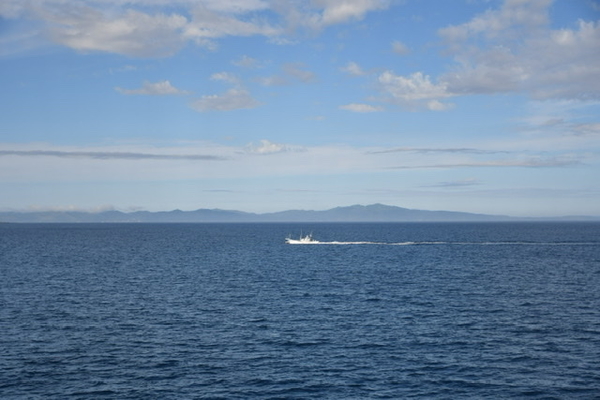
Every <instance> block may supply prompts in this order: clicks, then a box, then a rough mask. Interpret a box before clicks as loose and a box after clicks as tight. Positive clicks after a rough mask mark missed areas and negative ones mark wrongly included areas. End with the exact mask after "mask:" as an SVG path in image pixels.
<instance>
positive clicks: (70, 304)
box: [0, 223, 600, 399]
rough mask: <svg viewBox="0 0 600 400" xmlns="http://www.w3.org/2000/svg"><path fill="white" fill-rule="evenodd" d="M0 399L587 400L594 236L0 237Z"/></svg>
mask: <svg viewBox="0 0 600 400" xmlns="http://www.w3.org/2000/svg"><path fill="white" fill-rule="evenodd" d="M301 231H304V233H308V232H309V231H312V233H313V235H314V237H315V239H317V240H320V241H330V242H333V241H335V242H371V243H370V244H322V245H287V244H284V238H285V237H286V236H287V235H289V234H292V235H294V236H298V235H299V234H300V232H301ZM0 398H1V399H71V398H73V399H247V398H259V399H283V398H297V399H327V398H330V399H367V398H390V399H405V398H425V399H458V398H460V399H469V398H472V399H481V398H490V399H502V398H530V399H551V398H556V399H572V398H581V399H593V398H600V224H597V223H487V224H476V223H466V224H456V223H446V224H433V223H424V224H304V225H303V224H71V225H70V224H2V225H0Z"/></svg>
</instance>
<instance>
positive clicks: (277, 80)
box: [256, 63, 317, 86]
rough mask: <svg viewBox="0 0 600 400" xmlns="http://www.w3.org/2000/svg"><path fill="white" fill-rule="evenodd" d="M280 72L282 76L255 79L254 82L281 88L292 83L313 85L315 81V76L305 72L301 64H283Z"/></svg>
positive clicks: (307, 71)
mask: <svg viewBox="0 0 600 400" xmlns="http://www.w3.org/2000/svg"><path fill="white" fill-rule="evenodd" d="M282 70H283V73H282V74H279V75H272V76H267V77H261V78H257V79H256V81H257V82H259V83H260V84H261V85H263V86H283V85H290V84H292V83H293V82H294V81H300V82H302V83H314V82H315V81H316V80H317V76H316V75H315V74H314V73H313V72H312V71H309V70H307V69H306V67H305V65H304V64H302V63H288V64H284V65H283V66H282Z"/></svg>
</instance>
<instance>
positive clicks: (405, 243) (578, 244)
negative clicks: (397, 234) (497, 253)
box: [290, 240, 600, 246]
mask: <svg viewBox="0 0 600 400" xmlns="http://www.w3.org/2000/svg"><path fill="white" fill-rule="evenodd" d="M290 244H307V245H308V244H310V245H316V244H323V245H379V246H435V245H449V246H499V245H500V246H591V245H596V246H597V245H600V243H595V242H340V241H332V242H321V241H316V240H314V241H311V242H294V243H290Z"/></svg>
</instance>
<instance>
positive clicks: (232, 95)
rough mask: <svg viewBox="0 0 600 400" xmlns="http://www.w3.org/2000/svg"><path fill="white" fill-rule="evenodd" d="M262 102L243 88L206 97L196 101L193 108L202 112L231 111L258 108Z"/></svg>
mask: <svg viewBox="0 0 600 400" xmlns="http://www.w3.org/2000/svg"><path fill="white" fill-rule="evenodd" d="M259 105H260V102H259V101H258V100H256V99H254V98H253V97H252V96H251V95H250V93H249V92H248V91H247V90H245V89H242V88H232V89H229V90H228V91H226V92H225V93H222V94H214V95H206V96H202V97H201V98H200V99H198V100H196V101H194V102H193V103H192V104H191V107H192V108H193V109H194V110H196V111H200V112H206V111H231V110H240V109H248V108H256V107H258V106H259Z"/></svg>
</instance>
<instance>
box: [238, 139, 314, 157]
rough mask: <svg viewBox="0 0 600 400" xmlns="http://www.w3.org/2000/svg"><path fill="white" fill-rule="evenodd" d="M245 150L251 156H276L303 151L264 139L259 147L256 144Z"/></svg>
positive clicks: (296, 147)
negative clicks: (277, 154)
mask: <svg viewBox="0 0 600 400" xmlns="http://www.w3.org/2000/svg"><path fill="white" fill-rule="evenodd" d="M245 150H246V152H248V153H251V154H275V153H283V152H289V151H301V150H302V148H300V147H298V146H291V145H287V144H282V143H274V142H271V141H270V140H266V139H262V140H261V141H260V144H258V145H256V144H254V143H250V144H248V145H247V146H246V148H245Z"/></svg>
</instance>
